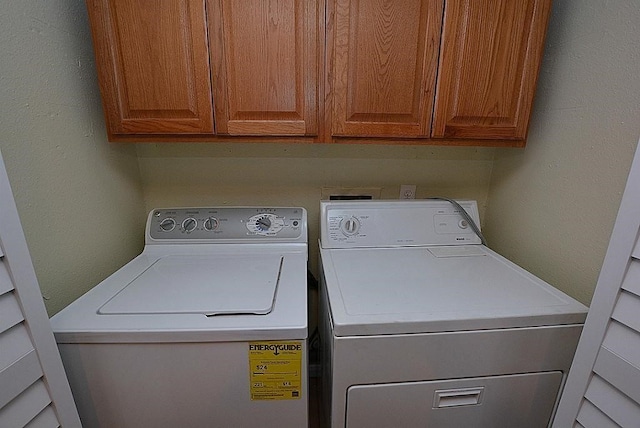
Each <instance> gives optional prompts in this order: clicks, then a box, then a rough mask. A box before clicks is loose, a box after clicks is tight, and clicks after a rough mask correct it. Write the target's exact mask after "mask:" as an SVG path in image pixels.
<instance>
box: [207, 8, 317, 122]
mask: <svg viewBox="0 0 640 428" xmlns="http://www.w3.org/2000/svg"><path fill="white" fill-rule="evenodd" d="M323 4H324V3H323V2H321V1H307V0H210V1H209V2H208V17H209V37H210V41H211V46H210V52H211V65H212V77H211V78H212V82H213V99H214V105H215V117H216V119H215V121H216V131H217V133H218V134H229V135H315V134H317V132H318V112H319V106H318V67H319V55H320V52H321V49H319V46H320V45H321V43H322V40H321V33H320V25H319V18H320V17H322V16H323V15H320V14H323V13H324V7H323ZM322 34H323V33H322Z"/></svg>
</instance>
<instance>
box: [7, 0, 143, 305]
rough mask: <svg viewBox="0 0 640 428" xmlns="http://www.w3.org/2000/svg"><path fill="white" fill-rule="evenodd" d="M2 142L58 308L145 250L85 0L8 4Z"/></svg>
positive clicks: (139, 211)
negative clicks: (109, 121)
mask: <svg viewBox="0 0 640 428" xmlns="http://www.w3.org/2000/svg"><path fill="white" fill-rule="evenodd" d="M0 40H1V42H0V58H1V59H0V149H1V150H2V153H3V156H4V159H5V163H6V168H7V172H8V175H9V180H10V181H11V185H12V189H13V192H14V194H15V199H16V204H17V206H18V211H19V214H20V218H21V222H22V225H23V228H24V230H25V235H26V238H27V244H28V246H29V250H30V252H31V257H32V259H33V263H34V266H35V270H36V274H37V276H38V280H39V282H40V287H41V289H42V292H43V295H44V296H45V298H46V299H47V300H46V301H45V303H46V306H47V310H48V311H49V313H50V314H51V315H52V314H54V313H55V312H57V311H58V310H60V309H62V308H63V307H64V306H66V305H67V304H68V303H70V302H71V301H73V300H74V299H75V298H76V297H78V296H79V295H81V294H82V293H84V292H85V291H86V290H88V289H89V288H91V287H92V286H94V285H96V284H97V283H98V282H99V281H100V280H102V279H103V278H104V277H106V276H107V275H109V274H110V273H112V272H113V271H114V270H115V269H117V268H118V267H119V266H120V265H122V264H123V263H125V262H126V261H127V260H129V259H131V258H132V257H133V256H134V255H135V254H136V253H137V252H139V251H140V250H141V248H142V234H141V231H142V227H143V224H144V216H145V213H144V205H143V202H142V186H141V183H140V177H139V173H138V163H137V158H136V153H135V147H133V146H124V145H122V146H120V145H114V144H109V143H107V142H106V136H105V131H104V120H103V118H102V110H101V107H100V100H99V94H98V88H97V83H96V73H95V69H94V67H93V52H92V47H91V39H90V34H89V28H88V24H87V18H86V8H85V5H84V2H83V1H81V0H64V1H62V0H55V1H52V0H29V1H7V2H3V3H2V13H0Z"/></svg>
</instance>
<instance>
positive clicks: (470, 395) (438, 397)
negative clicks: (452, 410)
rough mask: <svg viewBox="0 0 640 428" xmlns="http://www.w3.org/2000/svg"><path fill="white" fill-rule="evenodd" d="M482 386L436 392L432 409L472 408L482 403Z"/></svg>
mask: <svg viewBox="0 0 640 428" xmlns="http://www.w3.org/2000/svg"><path fill="white" fill-rule="evenodd" d="M483 392H484V386H480V387H477V388H459V389H442V390H437V391H436V392H435V394H434V397H433V408H434V409H444V408H447V407H459V406H473V405H478V404H481V403H482V393H483Z"/></svg>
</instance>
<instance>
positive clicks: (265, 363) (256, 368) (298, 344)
mask: <svg viewBox="0 0 640 428" xmlns="http://www.w3.org/2000/svg"><path fill="white" fill-rule="evenodd" d="M249 374H250V375H249V381H250V390H251V399H252V400H296V399H299V398H300V397H301V396H302V341H286V342H280V341H269V342H249Z"/></svg>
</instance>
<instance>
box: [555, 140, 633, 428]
mask: <svg viewBox="0 0 640 428" xmlns="http://www.w3.org/2000/svg"><path fill="white" fill-rule="evenodd" d="M639 235H640V149H636V156H635V159H634V162H633V165H632V167H631V172H630V173H629V178H628V181H627V187H626V189H625V193H624V195H623V197H622V203H621V205H620V210H619V212H618V218H617V220H616V224H615V226H614V229H613V233H612V235H611V241H610V243H609V249H608V251H607V255H606V257H605V260H604V264H603V266H602V271H601V272H600V277H599V279H598V285H597V287H596V291H595V294H594V296H593V301H592V302H591V308H590V309H589V314H588V316H587V320H586V323H585V327H584V331H583V333H582V337H581V338H580V343H579V344H578V349H577V351H576V356H575V358H574V361H573V365H572V366H571V370H570V372H569V377H568V379H567V384H566V387H565V390H564V393H563V395H562V398H561V400H560V404H559V407H558V412H557V414H556V417H555V419H554V423H553V428H571V427H574V428H580V427H584V428H608V427H616V428H617V427H624V428H627V427H629V428H631V427H633V428H640V239H639Z"/></svg>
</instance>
